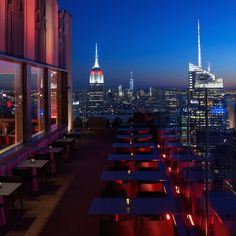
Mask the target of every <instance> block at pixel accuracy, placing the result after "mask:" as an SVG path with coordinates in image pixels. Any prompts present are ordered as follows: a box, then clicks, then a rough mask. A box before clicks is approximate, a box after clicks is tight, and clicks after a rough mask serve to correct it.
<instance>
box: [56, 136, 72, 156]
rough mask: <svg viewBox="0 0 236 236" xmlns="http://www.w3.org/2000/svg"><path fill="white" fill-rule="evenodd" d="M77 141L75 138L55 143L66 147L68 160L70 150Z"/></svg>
mask: <svg viewBox="0 0 236 236" xmlns="http://www.w3.org/2000/svg"><path fill="white" fill-rule="evenodd" d="M74 141H75V139H74V138H59V139H57V140H56V141H55V143H60V144H62V145H63V146H64V147H66V150H67V152H66V159H68V154H69V152H70V148H71V146H72V145H73V143H74Z"/></svg>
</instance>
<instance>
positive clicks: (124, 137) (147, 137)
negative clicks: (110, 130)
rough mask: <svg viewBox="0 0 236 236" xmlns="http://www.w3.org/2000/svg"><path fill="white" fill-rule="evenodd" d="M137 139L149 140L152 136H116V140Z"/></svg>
mask: <svg viewBox="0 0 236 236" xmlns="http://www.w3.org/2000/svg"><path fill="white" fill-rule="evenodd" d="M131 138H133V139H139V138H145V139H151V138H152V136H151V135H150V134H133V135H132V134H118V135H117V136H116V139H131Z"/></svg>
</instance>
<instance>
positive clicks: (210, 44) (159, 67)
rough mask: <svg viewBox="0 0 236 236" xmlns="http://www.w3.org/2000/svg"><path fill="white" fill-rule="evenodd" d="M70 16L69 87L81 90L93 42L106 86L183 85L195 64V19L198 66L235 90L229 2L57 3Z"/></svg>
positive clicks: (235, 34)
mask: <svg viewBox="0 0 236 236" xmlns="http://www.w3.org/2000/svg"><path fill="white" fill-rule="evenodd" d="M59 6H60V7H64V8H65V9H67V10H68V11H69V12H70V13H71V15H72V16H73V80H74V88H75V89H77V88H86V87H87V86H88V78H89V72H90V69H91V67H92V66H93V64H94V54H95V43H96V41H97V42H98V47H99V62H100V66H101V68H102V69H103V71H104V75H105V86H106V88H110V87H116V86H118V85H119V84H122V85H123V87H128V84H129V78H130V72H131V71H132V72H133V75H134V79H135V87H136V88H137V87H138V88H142V87H146V86H153V87H156V88H158V87H185V86H187V78H188V62H193V63H197V19H198V17H199V18H200V21H201V43H202V57H203V65H204V66H205V67H207V64H208V62H210V63H211V65H212V71H213V72H214V73H215V74H216V75H217V76H218V77H223V78H224V80H225V87H228V88H229V87H231V88H232V87H235V88H236V14H235V12H236V1H235V0H224V1H223V0H97V1H96V0H59Z"/></svg>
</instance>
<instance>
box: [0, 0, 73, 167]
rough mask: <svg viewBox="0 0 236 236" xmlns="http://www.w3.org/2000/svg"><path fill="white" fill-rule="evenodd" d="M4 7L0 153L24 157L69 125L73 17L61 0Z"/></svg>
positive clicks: (0, 42) (1, 22) (1, 21)
mask: <svg viewBox="0 0 236 236" xmlns="http://www.w3.org/2000/svg"><path fill="white" fill-rule="evenodd" d="M0 13H1V14H0V31H1V40H0V52H1V53H0V78H1V79H0V105H1V108H0V109H1V112H0V154H1V153H4V154H5V151H9V150H10V149H13V148H15V147H16V146H17V150H19V152H20V153H21V155H22V158H23V159H24V157H25V158H27V155H29V154H30V153H32V152H34V151H35V150H34V149H36V148H37V147H38V146H40V145H41V144H42V143H43V144H44V145H47V144H48V143H50V142H51V140H53V138H54V139H55V138H57V137H58V136H59V135H61V133H62V132H65V131H66V130H67V129H70V127H71V119H72V116H71V112H72V100H71V67H72V65H71V60H72V53H71V37H72V36H71V34H72V31H71V27H72V26H71V21H72V18H71V15H70V14H69V13H68V12H67V11H66V10H64V9H63V10H60V11H59V13H58V1H57V0H41V1H36V0H24V1H20V0H15V1H1V3H0ZM62 112H63V115H62ZM39 136H40V138H39ZM50 139H51V140H50ZM32 143H34V145H32ZM21 144H23V145H21ZM18 145H19V148H18ZM13 150H14V149H13ZM18 155H19V153H16V152H12V153H11V155H10V156H8V155H7V153H6V159H8V162H11V164H12V165H14V162H15V161H17V158H18ZM16 157H17V158H16ZM3 162H4V161H3ZM3 165H4V164H3ZM3 165H2V166H3Z"/></svg>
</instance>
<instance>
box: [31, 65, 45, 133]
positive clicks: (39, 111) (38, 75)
mask: <svg viewBox="0 0 236 236" xmlns="http://www.w3.org/2000/svg"><path fill="white" fill-rule="evenodd" d="M31 105H32V106H31V107H32V110H31V114H32V135H34V134H37V133H40V132H42V131H44V130H45V95H44V76H43V69H40V68H37V67H31Z"/></svg>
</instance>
